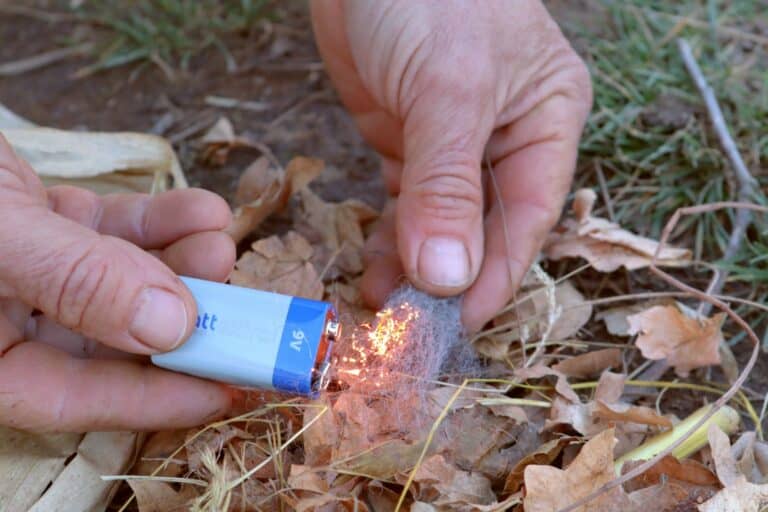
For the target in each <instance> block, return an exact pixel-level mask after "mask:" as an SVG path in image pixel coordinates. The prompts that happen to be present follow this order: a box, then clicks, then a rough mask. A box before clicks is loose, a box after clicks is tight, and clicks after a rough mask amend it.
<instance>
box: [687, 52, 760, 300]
mask: <svg viewBox="0 0 768 512" xmlns="http://www.w3.org/2000/svg"><path fill="white" fill-rule="evenodd" d="M677 47H678V49H679V50H680V57H682V59H683V62H684V63H685V67H686V69H688V73H689V74H690V75H691V78H693V81H694V82H695V83H696V87H697V88H698V89H699V93H700V94H701V96H702V98H703V99H704V103H705V105H706V107H707V113H708V114H709V119H710V120H711V121H712V126H713V127H714V129H715V132H716V133H717V137H718V138H719V139H720V144H721V145H722V147H723V150H725V154H726V155H728V159H729V160H730V161H731V165H732V166H733V171H734V175H735V176H736V182H737V183H738V187H739V188H738V191H737V193H736V198H735V199H736V201H738V202H740V203H747V202H750V201H751V200H752V198H753V197H754V193H755V187H756V185H757V183H756V181H755V179H754V178H753V177H752V174H751V173H750V172H749V169H747V166H746V165H745V164H744V160H743V159H742V158H741V154H740V153H739V149H738V147H737V146H736V142H734V140H733V137H732V136H731V133H730V130H728V125H727V124H726V122H725V118H724V117H723V111H722V110H721V109H720V105H719V103H718V102H717V98H716V97H715V93H714V91H713V90H712V87H710V85H709V84H708V83H707V80H706V79H705V78H704V74H703V73H702V72H701V68H699V64H698V63H697V62H696V58H695V57H694V56H693V52H692V51H691V46H690V45H689V44H688V41H686V40H685V39H682V38H680V39H678V40H677ZM751 221H752V213H751V212H750V211H749V210H748V209H746V208H740V209H739V210H738V212H737V214H736V223H735V224H734V226H733V230H732V231H731V235H730V237H729V238H728V246H727V247H726V249H725V252H724V253H723V258H724V259H726V260H729V259H731V258H733V257H734V256H735V255H736V253H737V252H738V251H739V248H740V247H741V242H742V240H743V239H744V233H745V232H746V231H747V227H748V226H749V223H750V222H751ZM727 277H728V271H726V270H722V269H721V270H718V271H716V272H715V275H714V276H713V278H712V281H710V283H709V287H708V288H707V293H708V294H710V295H717V294H719V293H720V291H721V290H722V289H723V286H724V285H725V280H726V279H727ZM711 308H712V306H711V304H709V305H708V304H704V305H703V307H702V309H701V310H700V311H701V313H702V314H703V315H707V314H709V310H710V309H711Z"/></svg>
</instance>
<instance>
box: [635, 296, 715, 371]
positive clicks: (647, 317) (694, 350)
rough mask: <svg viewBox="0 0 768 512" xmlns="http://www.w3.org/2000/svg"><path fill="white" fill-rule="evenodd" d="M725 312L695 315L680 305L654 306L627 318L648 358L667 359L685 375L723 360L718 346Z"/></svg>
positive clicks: (639, 345)
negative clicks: (688, 312) (710, 315)
mask: <svg viewBox="0 0 768 512" xmlns="http://www.w3.org/2000/svg"><path fill="white" fill-rule="evenodd" d="M724 319H725V313H719V314H717V315H715V316H713V317H712V318H693V317H691V316H689V315H687V314H686V313H685V312H684V311H683V310H682V309H681V308H680V307H675V306H653V307H652V308H650V309H647V310H645V311H643V312H641V313H638V314H635V315H632V316H630V317H628V318H627V321H628V322H629V325H630V330H629V332H630V334H638V337H637V346H638V348H639V349H640V350H641V352H642V353H643V356H644V357H646V358H648V359H666V360H667V362H669V364H670V365H672V366H674V367H675V371H676V372H677V374H678V375H680V376H681V377H685V376H687V375H688V373H690V371H691V370H692V369H694V368H699V367H702V366H709V365H713V364H719V363H720V354H719V352H718V346H719V345H720V343H721V342H722V341H723V334H722V332H721V331H720V328H721V326H722V323H723V320H724Z"/></svg>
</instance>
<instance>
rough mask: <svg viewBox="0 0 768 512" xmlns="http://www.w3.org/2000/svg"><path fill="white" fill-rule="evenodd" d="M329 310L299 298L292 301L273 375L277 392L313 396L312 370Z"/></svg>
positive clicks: (321, 305)
mask: <svg viewBox="0 0 768 512" xmlns="http://www.w3.org/2000/svg"><path fill="white" fill-rule="evenodd" d="M328 307H329V306H328V304H326V303H323V302H318V301H314V300H308V299H302V298H299V297H294V298H293V299H292V300H291V305H290V307H289V308H288V314H287V315H286V318H285V327H283V335H282V338H281V340H280V348H279V349H278V352H277V359H276V360H275V369H274V370H273V373H272V386H274V387H275V389H280V390H283V391H289V392H294V393H302V394H310V392H311V387H312V369H313V367H314V365H315V360H316V358H317V351H318V346H319V345H320V339H321V338H322V334H323V329H324V328H325V318H326V314H327V313H328Z"/></svg>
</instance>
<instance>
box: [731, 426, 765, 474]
mask: <svg viewBox="0 0 768 512" xmlns="http://www.w3.org/2000/svg"><path fill="white" fill-rule="evenodd" d="M731 450H732V451H733V456H734V457H735V458H736V460H738V464H739V471H740V472H741V473H742V474H743V475H744V476H746V477H747V480H749V481H750V482H752V483H754V484H764V483H768V443H766V442H765V441H759V440H758V439H757V436H756V435H755V433H754V432H744V433H743V434H742V435H741V437H739V439H738V440H737V441H736V442H735V443H733V446H732V447H731Z"/></svg>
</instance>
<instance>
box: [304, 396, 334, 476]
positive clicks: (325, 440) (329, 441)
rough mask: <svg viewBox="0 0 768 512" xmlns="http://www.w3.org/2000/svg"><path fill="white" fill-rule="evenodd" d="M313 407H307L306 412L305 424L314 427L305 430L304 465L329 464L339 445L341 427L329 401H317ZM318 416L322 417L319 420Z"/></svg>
mask: <svg viewBox="0 0 768 512" xmlns="http://www.w3.org/2000/svg"><path fill="white" fill-rule="evenodd" d="M311 405H313V407H307V409H306V410H305V412H304V424H305V425H309V424H310V422H312V426H310V427H309V428H308V429H307V430H305V431H304V435H303V436H302V440H303V442H304V453H305V461H304V463H305V464H306V465H308V466H320V465H324V464H329V463H330V462H331V460H332V458H333V451H334V450H335V449H336V445H337V444H338V439H339V429H340V428H341V426H340V425H339V423H338V419H337V417H336V415H335V414H334V413H333V408H332V405H331V403H330V402H329V401H328V400H327V399H324V400H322V401H315V402H313V403H312V404H311ZM323 406H324V407H323ZM318 415H321V416H320V417H319V418H317V416H318ZM316 418H317V419H316Z"/></svg>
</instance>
